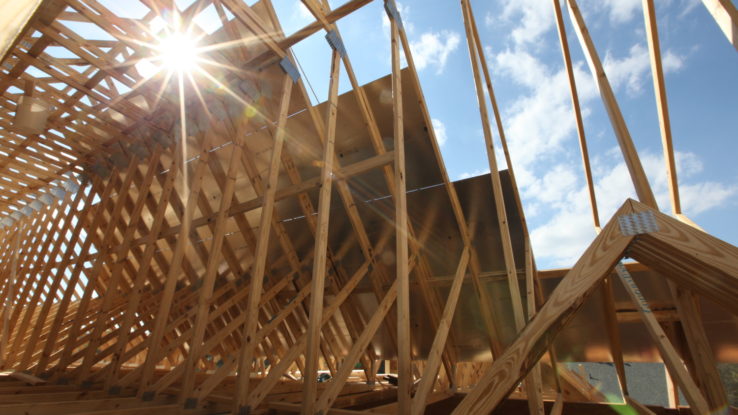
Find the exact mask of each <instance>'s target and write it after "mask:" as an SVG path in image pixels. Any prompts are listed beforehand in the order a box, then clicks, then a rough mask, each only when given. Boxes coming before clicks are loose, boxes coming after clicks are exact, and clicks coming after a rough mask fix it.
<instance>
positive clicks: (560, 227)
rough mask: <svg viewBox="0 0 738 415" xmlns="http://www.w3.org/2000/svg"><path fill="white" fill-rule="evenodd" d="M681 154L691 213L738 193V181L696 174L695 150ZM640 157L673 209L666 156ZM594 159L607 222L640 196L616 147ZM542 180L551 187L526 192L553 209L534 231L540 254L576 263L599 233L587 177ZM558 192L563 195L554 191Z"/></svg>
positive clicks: (529, 199) (665, 207)
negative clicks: (625, 202) (697, 177)
mask: <svg viewBox="0 0 738 415" xmlns="http://www.w3.org/2000/svg"><path fill="white" fill-rule="evenodd" d="M676 158H677V173H678V174H679V176H680V177H679V178H680V186H679V190H680V195H681V200H682V207H683V210H684V212H685V213H686V214H687V216H690V217H692V218H694V217H695V216H697V215H699V214H701V213H703V212H706V211H708V210H710V209H713V208H716V207H718V206H721V205H723V204H725V203H727V202H730V201H731V200H733V199H735V198H736V196H738V185H737V184H734V183H719V182H714V181H709V180H708V181H700V180H695V176H696V175H697V174H698V173H699V172H700V171H701V170H702V161H701V160H700V158H699V157H698V156H697V155H696V154H694V153H681V152H677V153H676ZM641 161H642V163H643V167H644V169H645V170H646V174H647V175H648V177H649V180H650V182H651V187H652V189H653V192H654V194H655V196H656V199H657V201H658V203H659V207H660V208H661V210H662V211H664V212H668V211H670V206H669V193H668V182H667V177H666V170H665V167H664V160H663V157H662V156H656V155H654V154H653V153H649V152H644V153H643V154H641ZM592 164H593V170H594V171H595V179H596V183H595V192H596V194H597V205H598V210H599V215H600V223H601V224H602V225H603V226H604V225H605V224H606V223H607V222H608V221H609V220H610V218H611V217H612V215H613V214H614V213H615V211H616V210H617V209H618V208H619V207H620V206H621V205H622V204H623V202H624V201H625V200H626V199H627V198H633V199H637V198H636V195H635V191H634V189H633V185H632V183H631V179H630V175H629V173H628V169H627V167H626V166H625V163H624V162H623V161H622V156H620V152H619V150H618V149H617V147H616V148H614V149H613V151H608V152H607V153H606V154H605V155H604V156H601V157H595V158H593V160H592ZM567 168H568V167H558V166H557V168H555V169H554V171H556V170H557V169H558V170H560V172H559V173H557V175H558V176H561V175H562V173H561V171H565V170H566V169H567ZM562 169H563V170H562ZM568 174H569V173H564V174H563V176H566V175H568ZM580 175H581V174H580ZM541 185H542V186H545V187H546V189H544V191H543V192H538V193H536V192H526V193H525V194H524V197H525V200H524V204H526V206H527V204H530V203H533V204H534V205H538V204H541V203H543V202H546V204H547V205H548V207H549V212H551V213H552V214H551V216H550V219H549V220H547V221H546V222H545V223H543V224H541V225H540V226H537V227H535V228H534V229H533V230H532V232H531V241H532V244H533V248H534V250H535V252H536V257H538V258H540V259H541V260H542V261H543V262H544V263H547V264H550V266H571V265H573V264H574V262H575V261H576V260H577V259H578V258H579V256H581V254H582V253H583V252H584V250H585V249H586V248H587V246H588V245H589V244H590V243H591V241H592V240H593V239H594V237H595V233H594V231H593V222H592V216H591V207H590V203H589V199H588V195H587V189H586V187H585V184H584V180H583V179H581V178H580V179H579V180H578V182H577V183H576V185H574V186H573V185H572V184H571V182H570V179H568V178H566V177H563V178H561V177H559V178H558V179H556V180H546V179H544V180H543V181H542V183H541ZM557 194H558V195H559V196H558V197H556V196H555V195H557Z"/></svg>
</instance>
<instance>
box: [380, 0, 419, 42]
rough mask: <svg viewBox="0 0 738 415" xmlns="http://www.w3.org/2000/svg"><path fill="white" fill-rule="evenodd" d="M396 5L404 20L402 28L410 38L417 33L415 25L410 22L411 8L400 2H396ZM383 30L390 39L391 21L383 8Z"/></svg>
mask: <svg viewBox="0 0 738 415" xmlns="http://www.w3.org/2000/svg"><path fill="white" fill-rule="evenodd" d="M395 5H397V11H398V12H400V19H402V27H403V28H404V29H405V33H407V34H408V36H409V35H411V34H413V32H414V31H415V25H413V23H412V22H411V21H410V6H406V5H404V4H403V3H400V2H399V1H396V2H395ZM382 28H383V29H384V33H385V35H386V36H387V38H388V39H389V37H390V21H389V17H388V16H387V12H386V11H385V10H384V7H382Z"/></svg>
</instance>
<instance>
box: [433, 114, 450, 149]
mask: <svg viewBox="0 0 738 415" xmlns="http://www.w3.org/2000/svg"><path fill="white" fill-rule="evenodd" d="M431 122H433V131H434V132H435V133H436V140H438V146H440V147H442V146H443V145H444V144H446V140H447V139H448V136H446V125H445V124H444V123H443V122H441V120H439V119H438V118H433V119H431Z"/></svg>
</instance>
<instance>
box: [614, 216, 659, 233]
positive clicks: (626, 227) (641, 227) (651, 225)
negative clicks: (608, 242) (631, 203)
mask: <svg viewBox="0 0 738 415" xmlns="http://www.w3.org/2000/svg"><path fill="white" fill-rule="evenodd" d="M618 223H619V224H620V232H622V234H623V235H625V236H633V235H640V234H644V233H651V232H658V231H659V225H658V223H656V215H654V214H653V212H651V211H646V212H639V213H632V214H629V215H621V216H618Z"/></svg>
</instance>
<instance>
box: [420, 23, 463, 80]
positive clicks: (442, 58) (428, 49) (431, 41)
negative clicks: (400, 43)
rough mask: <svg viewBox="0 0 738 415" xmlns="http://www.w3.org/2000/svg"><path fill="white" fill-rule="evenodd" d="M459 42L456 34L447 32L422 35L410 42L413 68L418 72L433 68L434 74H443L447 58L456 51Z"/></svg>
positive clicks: (459, 38)
mask: <svg viewBox="0 0 738 415" xmlns="http://www.w3.org/2000/svg"><path fill="white" fill-rule="evenodd" d="M460 40H461V37H460V36H459V34H458V33H456V32H452V31H449V30H442V31H440V32H426V33H423V34H422V35H420V39H418V40H416V41H411V42H410V50H411V51H412V53H413V59H414V60H415V66H416V67H417V69H418V70H419V71H422V70H423V69H425V68H426V67H429V66H435V67H436V74H441V73H443V69H444V68H445V67H446V60H447V59H448V56H449V55H450V54H451V52H453V51H454V50H456V48H457V47H458V46H459V41H460Z"/></svg>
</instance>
